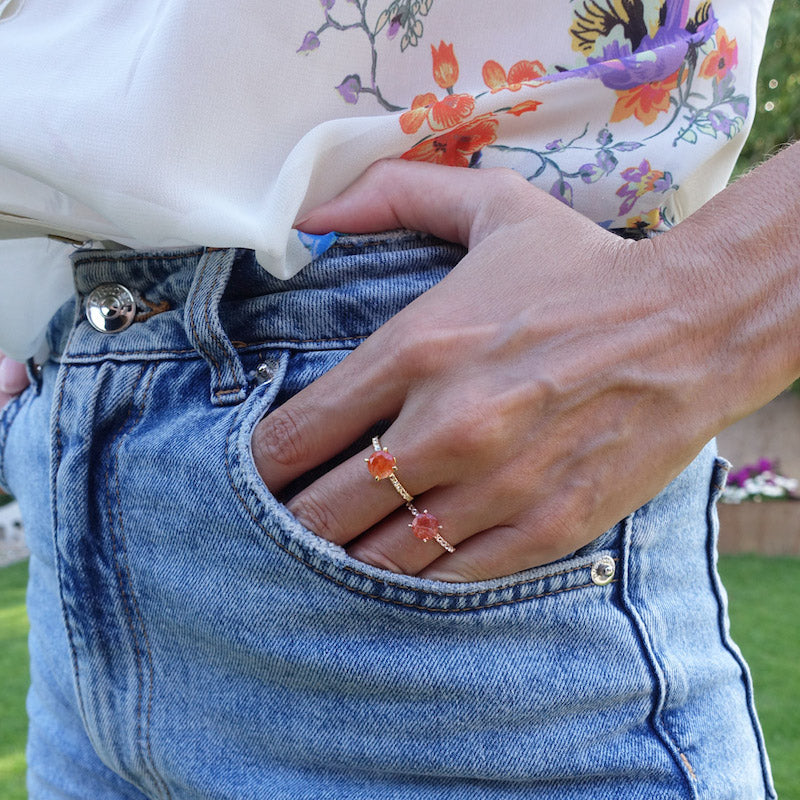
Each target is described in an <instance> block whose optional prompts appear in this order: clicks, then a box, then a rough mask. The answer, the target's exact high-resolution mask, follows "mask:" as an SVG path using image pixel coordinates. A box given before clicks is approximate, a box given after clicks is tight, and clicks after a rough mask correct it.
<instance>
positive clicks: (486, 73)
mask: <svg viewBox="0 0 800 800" xmlns="http://www.w3.org/2000/svg"><path fill="white" fill-rule="evenodd" d="M545 72H546V70H545V68H544V64H542V62H541V61H517V63H516V64H514V66H513V67H511V69H510V70H509V71H508V75H506V71H505V70H504V69H503V67H501V66H500V64H498V63H497V62H496V61H487V62H486V63H485V64H484V65H483V70H482V74H483V82H484V83H485V84H486V85H487V86H488V87H489V88H490V89H491V90H492V94H495V93H496V92H501V91H503V89H510V90H511V91H512V92H518V91H519V90H520V89H521V88H522V87H523V86H540V85H541V81H540V80H538V78H541V77H542V75H544V74H545Z"/></svg>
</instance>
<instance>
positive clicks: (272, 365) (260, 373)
mask: <svg viewBox="0 0 800 800" xmlns="http://www.w3.org/2000/svg"><path fill="white" fill-rule="evenodd" d="M278 366H279V362H278V360H277V359H275V358H268V359H265V360H264V361H261V362H259V363H258V365H257V366H256V381H257V382H258V383H260V384H261V383H270V382H271V381H272V379H273V378H274V377H275V372H276V371H277V369H278Z"/></svg>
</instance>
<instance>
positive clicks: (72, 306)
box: [49, 231, 465, 404]
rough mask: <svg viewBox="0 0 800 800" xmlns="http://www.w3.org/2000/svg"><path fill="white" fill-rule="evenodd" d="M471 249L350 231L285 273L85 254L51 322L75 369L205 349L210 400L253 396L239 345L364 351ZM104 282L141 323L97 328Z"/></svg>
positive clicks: (216, 252) (202, 260)
mask: <svg viewBox="0 0 800 800" xmlns="http://www.w3.org/2000/svg"><path fill="white" fill-rule="evenodd" d="M464 252H465V250H464V249H463V248H461V247H459V246H456V245H453V244H450V243H447V242H443V241H441V240H439V239H436V238H434V237H431V236H427V235H424V234H418V233H414V232H409V231H395V232H390V233H386V234H380V235H366V236H342V237H340V238H339V239H338V241H337V242H336V244H335V245H334V246H332V247H331V248H329V249H328V250H327V251H326V252H325V253H324V254H323V255H322V256H321V257H319V258H317V259H316V260H315V261H313V262H312V263H311V264H310V265H308V266H307V267H306V268H305V269H303V270H302V271H301V272H300V273H298V274H297V275H296V276H294V277H293V278H291V279H289V280H281V279H279V278H275V277H274V276H272V275H270V274H269V273H267V272H266V271H265V270H264V269H262V268H261V267H260V266H259V264H258V262H257V261H256V259H255V256H254V254H253V251H251V250H244V249H217V248H195V249H179V250H161V251H157V252H144V251H133V250H123V251H116V252H109V251H102V250H89V251H79V252H78V253H76V254H75V255H74V256H73V266H74V274H75V287H76V298H75V299H74V300H73V301H71V302H70V303H69V304H67V305H66V306H65V307H64V308H62V309H61V310H60V312H59V313H58V314H57V315H56V317H55V319H54V320H53V322H52V323H51V327H50V331H49V344H50V347H51V351H52V353H53V354H54V357H55V358H56V359H57V360H59V361H61V362H63V363H68V364H87V363H93V362H97V361H99V360H112V361H113V360H118V361H131V360H140V359H162V360H163V359H181V358H195V357H197V356H198V355H199V356H201V357H203V358H204V359H205V360H206V361H207V362H208V364H209V366H210V367H211V370H212V378H213V380H212V384H213V385H212V398H216V399H215V400H214V402H217V403H222V404H232V403H236V402H239V401H241V400H242V399H244V397H245V396H246V392H247V380H246V378H245V375H244V372H243V369H242V366H241V363H240V361H239V358H238V355H237V354H238V353H239V352H241V351H242V350H243V349H244V350H246V349H247V348H281V349H295V350H302V349H314V350H319V349H338V348H352V347H356V346H357V345H358V344H359V343H360V342H361V341H362V340H363V339H365V338H366V337H367V336H369V335H370V334H371V333H372V332H373V331H374V330H375V329H377V328H378V327H380V325H382V324H383V323H384V322H386V321H387V320H388V319H390V318H391V317H392V316H394V315H395V314H396V313H398V312H399V311H400V310H401V309H402V308H404V307H405V306H406V305H408V304H409V303H410V302H411V301H412V300H414V299H415V298H416V297H417V296H419V295H420V294H422V293H423V292H424V291H426V290H427V289H429V288H430V287H431V286H433V285H434V284H436V283H437V282H438V281H440V280H441V279H442V278H443V277H444V276H445V275H446V274H447V273H448V272H449V270H450V269H451V268H452V267H453V266H454V265H455V264H456V263H457V262H458V260H459V259H460V258H461V257H462V256H463V254H464ZM108 285H112V286H114V285H116V286H121V287H124V289H126V290H127V291H128V292H129V293H130V295H131V296H132V297H133V301H134V304H135V308H134V309H133V310H132V311H131V312H130V317H131V318H132V319H133V322H132V323H131V324H130V325H129V327H127V328H126V329H124V330H122V331H121V332H119V333H109V332H103V331H99V330H97V329H96V328H95V327H93V326H92V324H90V322H89V321H88V319H87V317H86V313H85V311H86V303H87V298H88V297H90V296H91V295H92V293H93V292H95V291H96V290H97V289H98V287H104V286H108Z"/></svg>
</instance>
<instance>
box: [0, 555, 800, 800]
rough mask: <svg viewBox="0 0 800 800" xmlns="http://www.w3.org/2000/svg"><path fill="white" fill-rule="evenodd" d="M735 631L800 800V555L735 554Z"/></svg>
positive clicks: (5, 776)
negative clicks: (795, 556) (784, 556)
mask: <svg viewBox="0 0 800 800" xmlns="http://www.w3.org/2000/svg"><path fill="white" fill-rule="evenodd" d="M720 571H721V572H722V575H723V578H724V580H725V583H726V584H727V586H728V591H729V594H730V604H731V620H732V623H731V625H732V629H733V635H734V637H735V638H736V640H737V641H738V642H739V645H740V647H741V648H742V650H743V651H744V654H745V656H746V657H747V659H748V660H749V661H750V666H751V668H752V671H753V678H754V682H755V690H756V699H757V702H758V706H759V710H760V714H761V721H762V724H763V726H764V732H765V736H766V739H767V746H768V749H769V751H770V755H771V758H772V767H773V772H774V775H775V784H776V786H777V788H778V791H779V794H780V797H781V800H800V758H798V754H799V753H800V716H798V714H797V708H798V706H800V625H798V618H800V599H798V593H797V588H798V586H800V559H789V558H785V559H780V558H760V557H757V556H728V557H725V558H723V559H722V560H721V564H720ZM26 572H27V565H26V564H24V563H23V564H15V565H13V566H11V567H5V568H3V569H0V675H2V680H0V721H1V722H2V724H0V797H2V798H3V800H24V798H25V781H24V769H25V755H24V750H25V690H26V685H27V681H28V670H27V664H26V660H27V653H26V643H25V637H26V629H27V620H26V616H25V606H24V602H25V596H24V595H25V577H26Z"/></svg>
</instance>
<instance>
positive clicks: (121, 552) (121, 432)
mask: <svg viewBox="0 0 800 800" xmlns="http://www.w3.org/2000/svg"><path fill="white" fill-rule="evenodd" d="M144 372H145V367H144V366H142V367H141V368H140V370H139V374H138V376H137V377H136V381H135V383H134V391H135V387H136V386H138V385H139V383H140V382H141V380H142V377H143V375H144ZM154 374H155V371H153V372H151V374H150V379H149V380H148V382H147V386H146V387H145V389H144V394H143V397H142V401H141V404H140V407H139V411H138V415H137V417H136V419H135V420H133V421H132V422H131V420H132V418H133V414H134V408H135V399H134V398H132V399H131V405H130V408H129V410H128V416H127V417H126V419H125V421H124V422H123V423H122V425H121V426H120V427H119V429H118V431H117V433H116V434H115V436H114V439H113V440H112V441H111V442H109V445H108V454H109V457H110V458H109V464H108V466H107V467H106V471H105V483H106V507H107V510H108V526H109V534H110V538H111V549H112V555H113V558H114V566H115V568H116V573H117V582H118V584H119V591H120V596H121V599H122V602H123V605H124V608H125V616H126V618H127V621H128V629H129V631H130V634H131V638H132V640H133V646H134V652H135V654H136V682H137V694H136V749H137V751H138V753H139V757H140V758H141V760H142V763H143V764H144V767H145V769H146V771H147V772H148V773H149V775H150V777H151V778H152V779H153V782H154V783H155V784H156V785H157V786H159V795H161V791H160V790H161V789H164V790H165V791H166V793H167V797H169V789H168V788H167V787H166V784H165V783H164V781H163V779H162V778H161V776H160V775H159V774H158V772H157V770H156V769H155V765H154V764H153V754H152V750H151V747H150V736H149V729H148V728H149V711H150V702H151V701H152V685H153V683H152V681H153V677H152V670H153V660H152V653H151V652H150V647H149V642H148V639H147V632H146V630H145V628H144V621H143V620H142V616H141V612H140V610H139V605H138V603H137V601H136V595H135V593H134V590H133V579H132V576H131V572H130V564H129V563H128V554H127V542H126V539H125V528H124V523H123V519H122V500H121V497H120V485H119V469H118V465H119V453H120V450H121V448H122V443H123V441H124V440H125V437H126V436H127V435H128V434H129V433H130V432H131V431H132V430H133V429H134V428H135V427H136V425H138V423H139V421H140V420H141V418H142V414H143V413H144V404H145V400H146V397H147V394H148V391H149V389H150V384H151V383H152V381H153V375H154ZM129 423H130V424H129ZM112 453H113V455H112ZM112 464H113V468H114V484H115V496H116V500H117V515H116V516H117V519H118V521H119V530H120V538H119V545H120V546H119V549H118V546H117V536H116V535H115V533H114V510H113V503H112V498H111V467H112ZM123 567H124V571H125V574H126V576H127V581H126V578H125V576H123V574H122V570H123ZM126 584H127V589H126ZM128 595H130V601H129V600H128ZM131 606H132V607H133V610H134V612H135V613H136V617H137V619H138V622H139V628H140V630H141V635H142V638H143V639H144V641H145V646H146V650H147V655H148V665H149V668H150V682H149V702H148V725H146V726H145V742H146V744H147V751H148V755H149V762H148V759H147V758H145V754H144V752H143V751H142V743H141V742H142V708H143V705H144V704H143V693H144V683H145V678H144V670H143V668H142V661H143V658H142V652H141V648H140V645H139V640H138V636H137V633H136V626H135V624H134V620H133V615H132V614H131ZM159 784H160V785H159Z"/></svg>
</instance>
